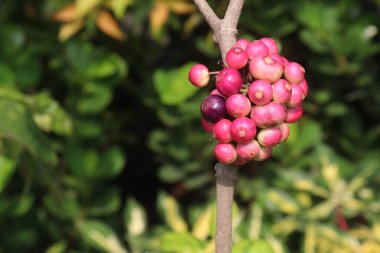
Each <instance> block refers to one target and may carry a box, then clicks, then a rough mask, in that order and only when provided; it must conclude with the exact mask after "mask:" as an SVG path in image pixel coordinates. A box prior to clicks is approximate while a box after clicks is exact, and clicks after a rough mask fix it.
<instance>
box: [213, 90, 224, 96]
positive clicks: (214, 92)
mask: <svg viewBox="0 0 380 253" xmlns="http://www.w3.org/2000/svg"><path fill="white" fill-rule="evenodd" d="M210 95H219V96H222V97H223V95H222V94H220V92H219V91H218V90H217V89H213V90H212V91H211V92H210Z"/></svg>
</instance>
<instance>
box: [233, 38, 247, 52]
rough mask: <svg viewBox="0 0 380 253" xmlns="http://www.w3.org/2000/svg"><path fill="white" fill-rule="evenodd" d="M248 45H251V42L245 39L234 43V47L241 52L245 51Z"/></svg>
mask: <svg viewBox="0 0 380 253" xmlns="http://www.w3.org/2000/svg"><path fill="white" fill-rule="evenodd" d="M249 43H251V42H250V41H249V40H247V39H238V40H237V41H236V43H235V45H234V47H241V48H242V49H243V50H245V49H246V48H247V46H248V44H249Z"/></svg>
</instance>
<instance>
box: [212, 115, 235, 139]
mask: <svg viewBox="0 0 380 253" xmlns="http://www.w3.org/2000/svg"><path fill="white" fill-rule="evenodd" d="M230 128H231V121H229V120H228V119H221V120H219V121H218V122H217V123H216V124H215V125H214V127H213V133H214V136H215V139H216V140H217V141H219V142H220V143H229V142H231V141H232V136H231V131H230Z"/></svg>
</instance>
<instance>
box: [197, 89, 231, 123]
mask: <svg viewBox="0 0 380 253" xmlns="http://www.w3.org/2000/svg"><path fill="white" fill-rule="evenodd" d="M200 110H201V114H202V117H203V118H204V119H205V120H207V121H209V122H213V123H215V122H217V121H219V120H221V119H223V118H224V116H226V114H227V111H226V100H225V99H224V98H223V97H222V96H219V95H209V96H207V97H206V98H205V99H204V100H203V102H202V104H201V107H200Z"/></svg>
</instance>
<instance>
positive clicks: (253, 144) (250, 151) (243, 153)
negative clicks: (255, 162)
mask: <svg viewBox="0 0 380 253" xmlns="http://www.w3.org/2000/svg"><path fill="white" fill-rule="evenodd" d="M236 151H237V154H238V157H241V158H242V159H244V160H251V159H253V158H255V157H256V156H258V154H259V151H260V145H259V143H258V142H257V141H256V140H251V141H249V142H245V143H238V144H237V146H236Z"/></svg>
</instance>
